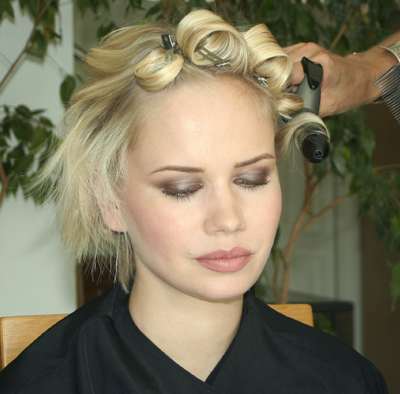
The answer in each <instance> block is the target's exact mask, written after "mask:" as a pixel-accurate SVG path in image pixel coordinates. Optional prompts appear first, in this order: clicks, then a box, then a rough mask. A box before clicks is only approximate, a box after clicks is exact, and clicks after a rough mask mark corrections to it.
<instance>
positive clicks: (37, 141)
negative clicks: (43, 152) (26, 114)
mask: <svg viewBox="0 0 400 394" xmlns="http://www.w3.org/2000/svg"><path fill="white" fill-rule="evenodd" d="M49 134H50V133H49V132H48V131H47V130H46V129H45V128H44V127H37V128H36V129H35V131H34V133H33V139H32V140H31V144H30V146H29V148H30V149H31V151H32V152H33V153H36V152H37V151H38V150H39V149H40V148H41V147H42V145H43V144H44V143H45V142H46V140H47V139H48V138H49Z"/></svg>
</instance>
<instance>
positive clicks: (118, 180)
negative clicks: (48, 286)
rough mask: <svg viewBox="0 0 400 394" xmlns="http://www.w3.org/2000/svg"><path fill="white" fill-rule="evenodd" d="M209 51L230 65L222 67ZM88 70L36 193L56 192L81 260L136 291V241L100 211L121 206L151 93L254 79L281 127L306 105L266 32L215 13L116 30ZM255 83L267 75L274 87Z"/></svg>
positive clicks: (284, 139) (279, 134)
mask: <svg viewBox="0 0 400 394" xmlns="http://www.w3.org/2000/svg"><path fill="white" fill-rule="evenodd" d="M164 33H171V34H174V35H175V37H176V42H177V44H178V47H179V49H180V53H179V51H172V50H167V49H164V48H163V47H162V45H161V35H162V34H164ZM204 50H207V51H209V53H212V54H214V55H216V56H217V57H218V58H221V59H223V60H225V61H227V62H229V65H228V66H227V67H220V66H218V65H216V61H215V60H212V58H210V57H205V56H204V55H203V54H204ZM86 64H87V70H88V80H87V82H86V83H85V84H84V85H83V86H82V87H81V88H80V89H79V90H78V91H77V92H75V93H74V95H73V96H72V98H71V102H70V104H69V107H68V109H67V110H66V112H65V115H64V118H63V121H62V123H61V124H60V125H59V127H60V130H61V132H62V135H63V140H62V142H61V144H60V145H59V146H58V147H57V149H56V151H55V153H54V154H53V155H52V156H51V157H50V159H49V160H48V161H47V163H46V165H45V167H44V168H43V170H42V171H41V172H40V173H39V174H38V176H37V180H36V181H35V186H36V187H37V186H38V185H41V187H49V186H50V185H51V186H50V187H52V195H51V197H53V198H54V199H55V201H56V205H57V215H58V219H59V223H60V227H61V235H62V238H63V240H64V242H65V244H66V246H67V247H68V248H69V249H71V250H72V251H73V252H74V255H75V257H76V258H77V259H78V261H81V260H82V259H85V258H88V257H89V258H91V259H92V261H94V265H93V268H94V266H95V265H97V266H98V267H99V268H100V270H104V269H110V270H112V272H114V279H116V278H117V279H118V281H119V282H120V283H121V285H122V287H123V288H124V290H125V291H126V292H128V291H129V290H128V288H129V284H130V281H131V280H132V279H133V276H134V263H135V262H134V253H133V247H132V243H131V240H130V239H129V236H128V234H127V233H115V232H113V231H112V230H110V229H109V228H108V227H107V225H106V224H105V222H104V220H103V217H102V210H101V209H102V204H104V205H103V206H107V207H114V206H117V207H118V206H119V204H120V200H119V193H118V190H119V187H120V186H121V184H122V182H123V180H124V178H125V175H126V165H125V164H126V153H127V151H128V150H129V149H131V148H132V147H133V146H134V145H135V142H136V140H137V137H138V135H139V131H140V122H141V120H142V116H143V114H144V112H145V111H144V109H145V106H146V102H148V101H149V100H151V95H152V94H154V92H160V91H163V90H164V91H168V89H173V87H174V86H176V85H177V84H180V83H184V82H185V81H189V80H193V79H200V80H204V79H207V78H214V77H215V75H217V74H229V75H231V76H233V77H235V78H238V79H240V80H243V81H245V82H246V84H247V86H249V87H250V88H251V90H252V91H253V92H255V93H256V94H257V96H258V97H259V98H260V99H261V101H263V104H265V106H266V108H268V110H269V112H270V113H271V114H272V116H273V118H274V120H275V121H276V120H277V119H278V116H279V114H283V115H285V116H290V115H291V114H293V113H294V112H296V111H298V110H300V109H301V108H302V106H303V103H302V101H301V99H299V97H298V96H296V95H293V94H290V93H287V92H285V89H286V87H287V85H288V80H289V77H290V74H291V70H292V64H291V62H290V59H289V58H288V56H287V55H286V53H285V52H284V51H283V50H282V48H281V47H280V46H279V45H278V44H277V43H276V41H275V39H274V37H273V35H272V34H271V32H270V31H269V30H268V28H267V26H265V25H264V24H258V25H255V26H253V27H251V28H250V29H248V30H246V31H243V32H242V31H239V30H238V29H237V28H235V27H233V26H232V25H230V24H229V23H227V22H226V21H225V20H223V18H221V17H220V16H218V15H216V14H215V13H213V12H211V11H208V10H196V11H192V12H190V13H189V14H187V15H186V16H185V17H184V18H183V19H182V20H181V21H180V22H179V23H178V25H177V26H176V28H174V27H172V26H169V25H166V24H162V23H152V24H142V25H134V26H127V27H122V28H119V29H117V30H114V31H112V32H111V33H109V34H108V35H107V36H106V37H104V38H103V39H102V41H101V42H100V45H99V46H98V47H96V48H92V49H91V50H90V51H89V52H88V55H87V57H86ZM255 76H258V77H264V78H265V79H264V81H266V82H267V86H264V85H262V84H260V83H259V81H260V79H255ZM310 118H311V121H312V122H315V123H319V124H323V123H322V120H321V119H320V118H319V117H317V116H314V115H311V114H309V115H308V116H306V117H304V116H303V118H302V121H301V122H306V121H310ZM297 123H298V121H297ZM275 124H277V123H275ZM298 126H299V125H298V124H296V128H295V127H293V126H291V125H290V122H289V123H288V124H287V125H286V126H285V127H276V138H275V140H276V147H277V154H278V156H279V155H280V154H282V153H283V152H285V151H286V150H287V148H288V147H289V145H290V142H291V140H292V138H293V136H294V134H295V129H297V128H298ZM99 257H101V258H100V259H99Z"/></svg>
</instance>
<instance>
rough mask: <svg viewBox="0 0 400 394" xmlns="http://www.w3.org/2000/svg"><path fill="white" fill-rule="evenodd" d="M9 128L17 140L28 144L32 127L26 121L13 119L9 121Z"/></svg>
mask: <svg viewBox="0 0 400 394" xmlns="http://www.w3.org/2000/svg"><path fill="white" fill-rule="evenodd" d="M11 128H12V130H13V132H14V135H15V137H16V138H17V139H18V140H20V141H24V142H28V141H30V140H31V138H32V135H33V127H32V125H31V124H30V123H29V122H27V121H26V120H23V119H21V118H19V117H14V118H13V119H12V120H11Z"/></svg>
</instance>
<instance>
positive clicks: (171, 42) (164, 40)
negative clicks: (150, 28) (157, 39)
mask: <svg viewBox="0 0 400 394" xmlns="http://www.w3.org/2000/svg"><path fill="white" fill-rule="evenodd" d="M161 46H162V47H163V48H164V49H172V50H174V51H175V50H177V49H178V43H177V42H176V38H175V35H174V34H171V33H164V34H161Z"/></svg>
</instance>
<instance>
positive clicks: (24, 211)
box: [0, 1, 76, 316]
mask: <svg viewBox="0 0 400 394" xmlns="http://www.w3.org/2000/svg"><path fill="white" fill-rule="evenodd" d="M13 5H14V11H15V15H16V19H15V23H12V22H10V21H8V20H4V21H3V22H2V24H1V25H0V79H1V78H2V77H3V76H4V75H5V73H6V71H7V70H8V69H9V66H10V64H11V63H13V62H14V60H15V59H16V58H17V56H18V54H19V52H20V51H21V49H22V47H23V45H24V44H25V42H26V39H27V38H28V36H29V34H30V31H31V28H32V21H31V20H30V18H29V17H28V16H27V15H21V13H20V10H19V7H18V3H17V2H13ZM72 26H73V6H72V1H62V2H60V17H59V18H58V20H57V27H56V31H57V32H59V33H60V34H62V37H63V40H62V43H61V44H59V45H58V46H50V48H49V54H48V56H46V58H45V61H44V64H41V63H39V62H38V61H36V60H33V59H29V58H26V59H25V60H24V61H23V62H22V63H21V64H20V67H19V68H18V70H17V72H16V73H15V74H14V76H13V77H12V78H11V79H10V80H9V82H8V84H7V85H6V86H5V89H3V91H2V92H1V94H0V105H2V104H8V105H18V104H26V105H27V106H28V107H30V108H32V109H39V108H45V109H47V112H46V113H45V115H46V116H48V117H49V118H50V119H51V120H52V121H53V123H57V122H58V121H59V120H60V118H61V116H62V114H63V111H64V109H63V106H62V104H61V101H60V99H59V94H58V89H59V85H60V83H61V81H62V80H63V78H64V75H65V73H72V72H73V68H74V64H73V29H72ZM0 289H1V291H0V315H2V316H5V315H24V314H39V313H67V312H70V311H72V310H74V309H75V307H76V291H75V266H74V262H73V260H72V258H71V256H69V255H68V253H66V252H65V251H64V250H63V248H62V245H61V243H60V239H59V236H58V231H57V229H56V224H55V222H54V209H53V206H52V205H46V206H42V207H38V206H35V205H34V204H33V202H31V201H29V200H28V201H24V199H23V197H22V196H21V195H18V196H17V197H16V198H12V197H10V198H7V199H6V200H5V203H4V205H3V206H2V208H1V209H0Z"/></svg>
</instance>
